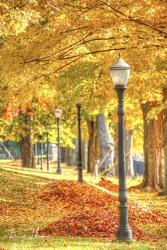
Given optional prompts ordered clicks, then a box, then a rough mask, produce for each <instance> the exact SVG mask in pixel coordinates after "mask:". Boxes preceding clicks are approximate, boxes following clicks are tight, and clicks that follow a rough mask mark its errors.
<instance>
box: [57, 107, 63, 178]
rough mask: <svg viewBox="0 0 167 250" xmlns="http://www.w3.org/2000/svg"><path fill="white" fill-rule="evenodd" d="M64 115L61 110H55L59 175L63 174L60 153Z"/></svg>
mask: <svg viewBox="0 0 167 250" xmlns="http://www.w3.org/2000/svg"><path fill="white" fill-rule="evenodd" d="M61 115H62V110H61V109H55V117H56V120H57V171H56V173H57V174H61V173H62V169H61V152H60V119H61Z"/></svg>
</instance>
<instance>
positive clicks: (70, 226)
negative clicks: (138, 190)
mask: <svg viewBox="0 0 167 250" xmlns="http://www.w3.org/2000/svg"><path fill="white" fill-rule="evenodd" d="M113 189H114V190H112V191H115V190H116V189H118V186H116V185H113ZM43 192H44V193H43V194H42V195H41V198H42V200H43V201H45V202H52V203H54V204H55V209H56V204H58V203H59V202H60V201H61V202H62V204H63V210H65V211H64V216H62V218H59V219H57V220H56V221H54V222H53V223H51V224H49V225H48V226H46V227H45V228H44V229H42V230H40V231H39V234H40V235H61V236H64V235H66V236H85V237H97V238H109V239H113V238H114V237H115V236H116V232H117V228H118V224H119V208H118V206H119V204H118V199H117V197H116V196H113V195H110V194H108V193H105V192H103V191H101V190H98V189H96V188H94V187H92V186H90V185H88V184H86V183H82V184H80V183H77V182H74V181H57V182H54V183H52V184H50V185H48V186H46V187H45V189H44V190H43ZM129 222H130V226H131V227H132V230H133V234H134V236H135V238H136V239H146V240H148V241H156V240H158V237H157V236H154V235H151V234H149V233H148V232H146V231H145V230H143V229H141V228H140V225H141V224H144V225H146V224H152V225H154V224H162V225H166V224H167V218H166V217H165V216H164V215H162V214H161V213H159V212H153V211H151V210H150V209H149V208H147V207H145V206H142V205H141V204H138V203H137V202H134V201H130V202H129Z"/></svg>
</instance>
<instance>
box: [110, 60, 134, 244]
mask: <svg viewBox="0 0 167 250" xmlns="http://www.w3.org/2000/svg"><path fill="white" fill-rule="evenodd" d="M110 73H111V78H112V80H113V82H114V86H115V90H116V91H117V96H118V171H119V202H120V222H119V229H118V232H117V239H118V240H120V241H132V231H131V229H130V227H129V224H128V205H127V199H128V197H127V191H126V168H125V167H126V166H125V139H124V92H125V89H126V84H127V82H128V79H129V75H130V66H129V65H128V64H127V63H126V62H125V61H124V60H123V59H122V58H120V57H119V59H118V60H117V61H116V62H115V63H114V64H113V65H112V66H111V69H110Z"/></svg>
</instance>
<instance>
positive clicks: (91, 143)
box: [87, 118, 98, 173]
mask: <svg viewBox="0 0 167 250" xmlns="http://www.w3.org/2000/svg"><path fill="white" fill-rule="evenodd" d="M87 127H88V133H89V140H88V166H87V172H88V173H93V172H94V162H95V160H98V158H97V157H98V152H97V151H98V149H97V147H98V144H97V130H96V122H95V121H94V119H93V118H92V119H91V120H87Z"/></svg>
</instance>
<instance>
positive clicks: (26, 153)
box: [21, 131, 35, 168]
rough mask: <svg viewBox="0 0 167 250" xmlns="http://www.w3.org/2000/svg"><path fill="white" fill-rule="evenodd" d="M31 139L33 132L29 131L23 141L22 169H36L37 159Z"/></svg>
mask: <svg viewBox="0 0 167 250" xmlns="http://www.w3.org/2000/svg"><path fill="white" fill-rule="evenodd" d="M31 137H32V136H31V131H27V134H26V135H25V136H23V137H22V139H21V159H22V167H27V168H35V159H34V154H33V144H32V138H31Z"/></svg>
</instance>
